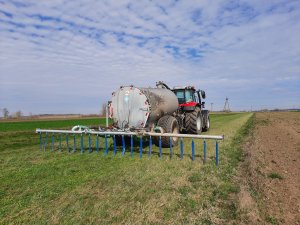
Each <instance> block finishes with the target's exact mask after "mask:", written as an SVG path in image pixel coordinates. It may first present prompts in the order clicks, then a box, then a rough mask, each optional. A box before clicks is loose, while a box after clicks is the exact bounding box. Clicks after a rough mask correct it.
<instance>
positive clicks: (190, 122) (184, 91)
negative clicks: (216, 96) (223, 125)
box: [157, 81, 210, 134]
mask: <svg viewBox="0 0 300 225" xmlns="http://www.w3.org/2000/svg"><path fill="white" fill-rule="evenodd" d="M159 85H161V86H164V87H165V88H167V89H169V90H171V91H172V92H174V94H175V95H176V97H177V99H178V103H179V107H178V110H177V113H176V114H175V117H176V119H177V121H178V125H179V129H180V131H181V132H180V133H183V132H184V133H188V134H201V132H202V131H207V130H208V129H209V126H210V118H209V111H208V110H204V109H203V108H204V107H205V102H203V101H202V99H204V98H205V92H204V91H202V90H196V89H195V87H193V86H180V87H174V88H173V89H170V88H169V87H168V86H167V85H166V84H165V83H163V82H161V81H160V82H158V83H157V86H159Z"/></svg>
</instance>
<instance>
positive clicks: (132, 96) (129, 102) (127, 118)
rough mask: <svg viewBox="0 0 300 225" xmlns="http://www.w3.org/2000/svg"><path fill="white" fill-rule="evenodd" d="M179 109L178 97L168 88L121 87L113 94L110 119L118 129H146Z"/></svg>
mask: <svg viewBox="0 0 300 225" xmlns="http://www.w3.org/2000/svg"><path fill="white" fill-rule="evenodd" d="M177 108H178V99H177V97H176V95H175V94H174V93H173V92H172V91H171V90H169V89H166V88H138V87H133V86H129V87H121V88H120V89H118V90H117V91H116V92H114V93H113V94H112V102H111V105H110V109H109V111H110V117H111V118H112V119H113V120H114V123H115V124H116V125H117V127H118V128H122V129H123V128H145V127H149V126H151V125H152V124H153V123H157V121H158V120H159V119H160V118H161V117H162V116H164V115H167V114H168V115H170V114H172V113H173V112H175V111H176V110H177Z"/></svg>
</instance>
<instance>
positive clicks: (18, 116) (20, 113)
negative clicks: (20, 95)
mask: <svg viewBox="0 0 300 225" xmlns="http://www.w3.org/2000/svg"><path fill="white" fill-rule="evenodd" d="M22 116H23V113H22V111H21V110H18V111H17V112H16V117H17V118H20V117H22Z"/></svg>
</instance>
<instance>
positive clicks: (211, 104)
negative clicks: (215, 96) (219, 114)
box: [210, 102, 214, 112]
mask: <svg viewBox="0 0 300 225" xmlns="http://www.w3.org/2000/svg"><path fill="white" fill-rule="evenodd" d="M213 104H214V103H213V102H212V103H210V111H211V112H212V111H213Z"/></svg>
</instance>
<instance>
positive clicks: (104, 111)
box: [100, 103, 106, 116]
mask: <svg viewBox="0 0 300 225" xmlns="http://www.w3.org/2000/svg"><path fill="white" fill-rule="evenodd" d="M105 114H106V103H103V104H102V106H101V110H100V115H101V116H105Z"/></svg>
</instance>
